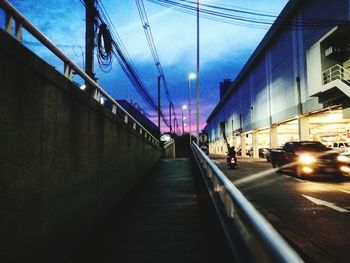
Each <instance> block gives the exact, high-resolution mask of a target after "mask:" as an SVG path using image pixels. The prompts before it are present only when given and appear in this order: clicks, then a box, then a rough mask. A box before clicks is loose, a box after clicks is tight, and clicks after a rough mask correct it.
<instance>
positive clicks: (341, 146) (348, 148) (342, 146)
mask: <svg viewBox="0 0 350 263" xmlns="http://www.w3.org/2000/svg"><path fill="white" fill-rule="evenodd" d="M330 147H331V148H332V149H333V150H336V151H338V152H350V145H349V144H348V143H347V142H334V143H333V144H332V145H331V146H330Z"/></svg>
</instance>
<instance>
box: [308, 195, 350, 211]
mask: <svg viewBox="0 0 350 263" xmlns="http://www.w3.org/2000/svg"><path fill="white" fill-rule="evenodd" d="M302 196H304V197H305V198H307V199H309V200H310V201H311V202H313V203H315V204H316V205H324V206H327V207H329V208H332V209H334V210H337V211H338V212H342V213H348V212H350V211H349V210H346V209H344V208H341V207H339V206H336V205H335V204H334V203H331V202H327V201H324V200H321V199H317V198H314V197H311V196H307V195H302Z"/></svg>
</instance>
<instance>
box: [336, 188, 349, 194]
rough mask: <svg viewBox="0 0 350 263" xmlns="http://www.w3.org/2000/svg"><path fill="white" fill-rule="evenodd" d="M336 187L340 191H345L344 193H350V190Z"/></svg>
mask: <svg viewBox="0 0 350 263" xmlns="http://www.w3.org/2000/svg"><path fill="white" fill-rule="evenodd" d="M336 189H337V190H339V191H340V192H344V193H347V194H350V191H347V190H343V189H339V188H336Z"/></svg>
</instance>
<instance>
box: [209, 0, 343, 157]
mask: <svg viewBox="0 0 350 263" xmlns="http://www.w3.org/2000/svg"><path fill="white" fill-rule="evenodd" d="M349 17H350V0H333V1H326V0H308V1H305V0H304V1H303V0H290V1H289V2H288V4H287V5H286V7H285V8H284V9H283V11H282V12H281V14H280V15H279V17H278V18H277V20H276V22H275V23H274V24H273V26H272V27H271V28H270V30H269V31H268V33H267V34H266V35H265V37H264V38H263V40H262V41H261V43H260V44H259V46H258V47H257V49H256V50H255V51H254V53H253V54H252V56H251V57H250V59H249V60H248V62H247V63H246V64H245V65H244V67H243V68H242V70H241V72H240V73H239V74H238V75H237V77H236V79H235V80H234V81H233V82H232V83H231V84H230V86H229V88H228V89H227V90H226V91H225V92H224V94H223V90H222V88H221V94H222V95H223V97H222V98H221V99H220V101H219V103H218V104H217V106H216V107H215V109H214V110H213V111H212V113H211V114H210V116H209V117H208V119H207V126H206V128H205V132H206V133H207V134H208V137H209V152H210V153H214V154H225V153H226V151H227V148H226V142H227V143H229V144H230V145H234V146H236V147H237V148H241V151H242V155H243V156H244V155H245V153H246V152H247V151H248V149H251V148H252V149H253V156H254V157H258V149H259V148H264V147H269V148H273V147H278V146H280V145H282V144H284V143H285V142H286V141H293V140H319V141H321V142H323V143H324V144H331V143H333V142H336V141H348V140H349V134H350V132H349V131H350V99H349V97H350V59H349V58H350V53H349V48H350V19H349Z"/></svg>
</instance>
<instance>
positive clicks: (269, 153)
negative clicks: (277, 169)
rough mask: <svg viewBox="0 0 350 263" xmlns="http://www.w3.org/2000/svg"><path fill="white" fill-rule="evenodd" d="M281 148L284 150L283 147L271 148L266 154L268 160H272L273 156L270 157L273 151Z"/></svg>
mask: <svg viewBox="0 0 350 263" xmlns="http://www.w3.org/2000/svg"><path fill="white" fill-rule="evenodd" d="M279 150H282V147H278V148H271V149H269V151H268V152H267V153H266V154H265V158H266V161H268V162H271V157H270V156H271V151H279Z"/></svg>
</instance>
